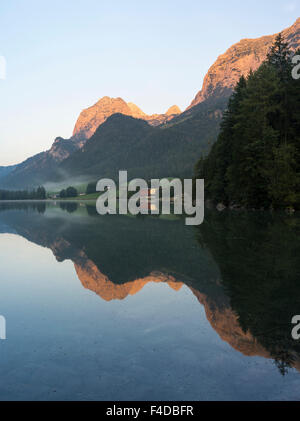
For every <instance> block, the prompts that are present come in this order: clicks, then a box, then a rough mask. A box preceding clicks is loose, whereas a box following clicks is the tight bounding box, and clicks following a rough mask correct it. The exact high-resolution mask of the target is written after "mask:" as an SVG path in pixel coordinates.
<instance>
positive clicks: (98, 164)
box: [0, 19, 300, 188]
mask: <svg viewBox="0 0 300 421" xmlns="http://www.w3.org/2000/svg"><path fill="white" fill-rule="evenodd" d="M283 36H284V37H285V38H286V39H287V41H288V42H289V44H290V47H291V48H292V51H295V50H296V49H297V48H299V47H300V19H298V20H297V21H296V22H295V24H294V25H292V26H291V27H290V28H288V29H286V30H284V31H283ZM275 37H276V34H275V35H270V36H264V37H261V38H258V39H244V40H242V41H240V42H239V43H237V44H235V45H233V46H232V47H230V48H229V50H227V51H226V52H225V54H223V55H221V56H220V57H219V58H218V59H217V61H216V62H215V63H214V65H213V66H212V67H211V68H210V69H209V71H208V73H207V75H206V76H205V79H204V83H203V87H202V90H201V91H200V92H199V93H198V94H197V95H196V97H195V99H194V100H193V102H192V103H191V105H190V106H189V107H188V108H187V110H185V111H184V112H183V113H180V109H179V108H178V107H177V106H172V107H170V108H169V110H167V111H166V113H165V114H153V115H147V114H145V113H144V112H143V111H142V110H141V109H140V108H139V107H138V106H137V105H135V104H133V103H126V102H125V101H124V100H123V99H122V98H109V97H103V98H102V99H100V100H99V101H98V102H97V103H96V104H94V105H93V106H91V107H89V108H87V109H85V110H83V111H82V112H81V114H80V116H79V118H78V120H77V122H76V125H75V128H74V131H73V136H72V137H71V139H69V140H63V139H61V140H60V141H59V142H58V143H57V144H56V143H54V144H53V146H52V148H51V149H50V150H49V151H46V152H42V153H41V154H38V155H36V156H34V157H31V158H29V159H28V160H26V161H25V162H23V163H22V164H20V165H19V166H17V168H15V169H14V170H13V171H11V172H10V173H9V174H8V175H6V176H3V177H1V171H0V177H1V178H0V186H3V187H10V188H18V187H27V186H36V185H37V184H41V183H44V182H45V181H56V180H63V178H64V176H66V175H70V176H73V175H74V174H76V175H78V176H80V177H83V176H87V177H88V176H92V177H93V178H94V177H96V178H100V177H102V176H103V175H106V176H114V175H115V174H116V173H117V171H118V170H119V169H120V168H122V169H128V171H129V174H132V175H134V176H141V177H144V178H152V177H154V176H155V177H156V176H157V177H162V176H182V177H183V176H188V177H190V176H192V174H193V167H194V165H195V163H196V161H197V159H198V158H199V156H200V155H201V154H203V155H205V154H207V153H208V152H209V150H210V148H211V145H212V144H213V143H214V142H215V140H216V137H217V135H218V131H219V124H220V121H221V119H222V115H223V112H224V110H225V109H226V107H227V102H228V98H229V96H230V94H231V93H232V90H233V88H234V86H235V85H236V83H237V81H238V80H239V78H240V76H241V75H242V74H247V73H248V72H249V71H250V69H253V70H255V69H257V68H258V67H259V65H260V64H261V63H262V61H263V60H264V59H265V58H266V55H267V52H268V50H269V49H270V47H271V45H272V44H273V42H274V39H275ZM113 115H118V117H117V118H115V119H112V120H110V118H112V116H113ZM120 115H123V117H125V118H121V117H120ZM132 118H133V120H130V119H132ZM109 120H110V121H109ZM138 120H140V121H141V122H142V123H144V124H140V123H138V122H137V121H138ZM108 121H109V123H108V125H107V126H106V127H105V128H104V129H103V130H102V129H101V127H102V126H103V125H104V124H105V123H106V122H108ZM114 125H116V126H115V127H113V126H114ZM129 126H130V127H131V130H132V132H131V133H129V132H128V130H127V128H128V127H129ZM100 129H101V130H100ZM123 129H124V133H122V130H123ZM135 130H137V132H136V133H134V131H135ZM114 133H116V137H115V136H114ZM59 139H60V138H59ZM87 140H91V141H92V142H91V143H89V142H88V143H87V144H86V145H85V142H86V141H87ZM93 142H94V144H93V145H92V143H93ZM80 149H81V150H80Z"/></svg>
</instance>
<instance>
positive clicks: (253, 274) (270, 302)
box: [0, 202, 300, 401]
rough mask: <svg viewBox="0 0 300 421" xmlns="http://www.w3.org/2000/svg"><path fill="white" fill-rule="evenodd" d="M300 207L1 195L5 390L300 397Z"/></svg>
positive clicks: (0, 380)
mask: <svg viewBox="0 0 300 421" xmlns="http://www.w3.org/2000/svg"><path fill="white" fill-rule="evenodd" d="M299 234H300V218H299V216H297V215H294V216H289V215H286V214H284V213H283V214H271V213H269V212H252V213H246V212H245V213H239V212H226V211H225V212H223V213H217V212H212V211H207V212H206V215H205V222H204V223H203V224H202V225H201V226H200V227H187V226H185V224H184V218H180V217H178V218H177V217H175V216H169V217H163V216H139V217H132V216H120V215H107V216H99V215H97V214H96V211H95V206H93V205H92V204H90V205H89V204H86V203H78V202H77V203H68V202H63V203H56V204H55V203H47V204H46V203H4V202H3V203H2V204H0V259H1V282H0V314H1V315H3V316H4V317H5V319H6V340H0V399H1V400H113V401H122V400H190V401H191V400H210V401H211V400H299V399H300V341H296V340H294V339H293V338H292V335H291V331H292V328H293V326H292V324H291V320H292V317H293V316H294V315H297V314H300V259H299V255H300V241H299V239H300V235H299Z"/></svg>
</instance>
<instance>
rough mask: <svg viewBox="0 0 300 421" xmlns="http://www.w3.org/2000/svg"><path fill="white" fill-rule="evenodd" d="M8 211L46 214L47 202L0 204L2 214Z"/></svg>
mask: <svg viewBox="0 0 300 421" xmlns="http://www.w3.org/2000/svg"><path fill="white" fill-rule="evenodd" d="M8 210H21V211H35V212H38V213H41V214H43V213H45V212H46V203H45V202H31V203H29V202H20V201H18V203H13V202H0V212H4V211H8Z"/></svg>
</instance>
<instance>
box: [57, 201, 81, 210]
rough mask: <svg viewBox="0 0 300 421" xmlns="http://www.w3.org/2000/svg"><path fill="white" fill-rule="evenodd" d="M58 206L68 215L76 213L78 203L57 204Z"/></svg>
mask: <svg viewBox="0 0 300 421" xmlns="http://www.w3.org/2000/svg"><path fill="white" fill-rule="evenodd" d="M59 206H60V208H61V209H62V210H64V211H67V212H69V213H73V212H76V211H77V209H78V203H75V202H59Z"/></svg>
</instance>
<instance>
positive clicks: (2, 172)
mask: <svg viewBox="0 0 300 421" xmlns="http://www.w3.org/2000/svg"><path fill="white" fill-rule="evenodd" d="M15 168H16V165H10V166H7V167H0V178H2V177H6V176H7V175H8V174H9V173H11V172H12V171H13V170H14V169H15Z"/></svg>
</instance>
